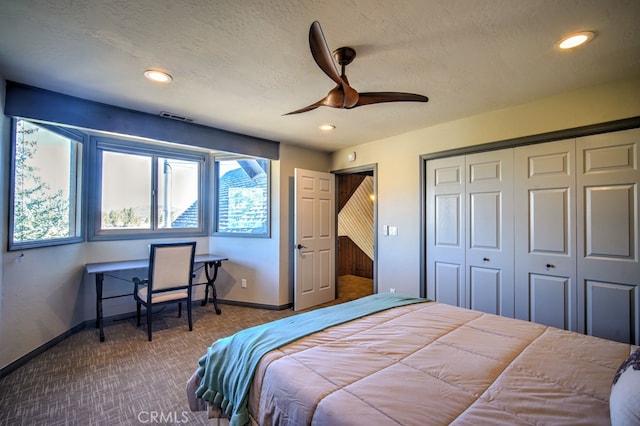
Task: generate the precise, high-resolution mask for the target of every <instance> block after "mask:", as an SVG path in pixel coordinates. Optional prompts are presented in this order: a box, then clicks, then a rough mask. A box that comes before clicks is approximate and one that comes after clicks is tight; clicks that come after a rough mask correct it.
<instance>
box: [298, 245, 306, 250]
mask: <svg viewBox="0 0 640 426" xmlns="http://www.w3.org/2000/svg"><path fill="white" fill-rule="evenodd" d="M296 248H297V249H298V250H300V249H303V248H307V246H303V245H302V244H298V245H297V246H296Z"/></svg>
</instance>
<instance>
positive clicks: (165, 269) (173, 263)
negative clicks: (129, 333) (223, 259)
mask: <svg viewBox="0 0 640 426" xmlns="http://www.w3.org/2000/svg"><path fill="white" fill-rule="evenodd" d="M195 252H196V242H195V241H191V242H184V243H161V244H151V245H150V246H149V277H148V278H147V279H144V280H141V279H139V278H137V277H135V278H134V279H133V283H134V291H133V296H134V298H135V300H136V305H137V306H136V308H137V309H136V311H137V319H138V327H139V326H140V311H141V306H143V305H144V307H145V308H146V311H147V337H148V339H149V341H151V322H152V311H153V309H152V308H153V307H154V306H159V305H166V304H170V303H178V317H181V316H182V302H187V316H188V318H189V331H191V330H193V323H192V317H191V291H192V280H193V259H194V256H195Z"/></svg>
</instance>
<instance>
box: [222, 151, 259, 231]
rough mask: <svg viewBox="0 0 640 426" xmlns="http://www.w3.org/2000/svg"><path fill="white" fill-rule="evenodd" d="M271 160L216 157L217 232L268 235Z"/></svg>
mask: <svg viewBox="0 0 640 426" xmlns="http://www.w3.org/2000/svg"><path fill="white" fill-rule="evenodd" d="M269 165H270V162H269V161H268V160H265V159H257V158H238V157H236V158H216V161H215V176H216V188H217V197H216V213H217V214H216V227H215V233H216V234H217V235H230V236H242V235H246V236H262V237H268V236H269V228H270V226H269V220H270V218H269V182H270V173H269Z"/></svg>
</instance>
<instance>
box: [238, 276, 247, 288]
mask: <svg viewBox="0 0 640 426" xmlns="http://www.w3.org/2000/svg"><path fill="white" fill-rule="evenodd" d="M240 287H242V288H247V280H246V279H245V278H243V279H242V283H241V284H240Z"/></svg>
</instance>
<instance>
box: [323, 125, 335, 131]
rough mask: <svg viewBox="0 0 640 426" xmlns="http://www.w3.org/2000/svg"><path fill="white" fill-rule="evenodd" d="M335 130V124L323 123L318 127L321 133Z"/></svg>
mask: <svg viewBox="0 0 640 426" xmlns="http://www.w3.org/2000/svg"><path fill="white" fill-rule="evenodd" d="M335 128H336V125H335V124H330V123H325V124H321V125H320V130H322V131H323V132H330V131H332V130H333V129H335Z"/></svg>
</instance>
